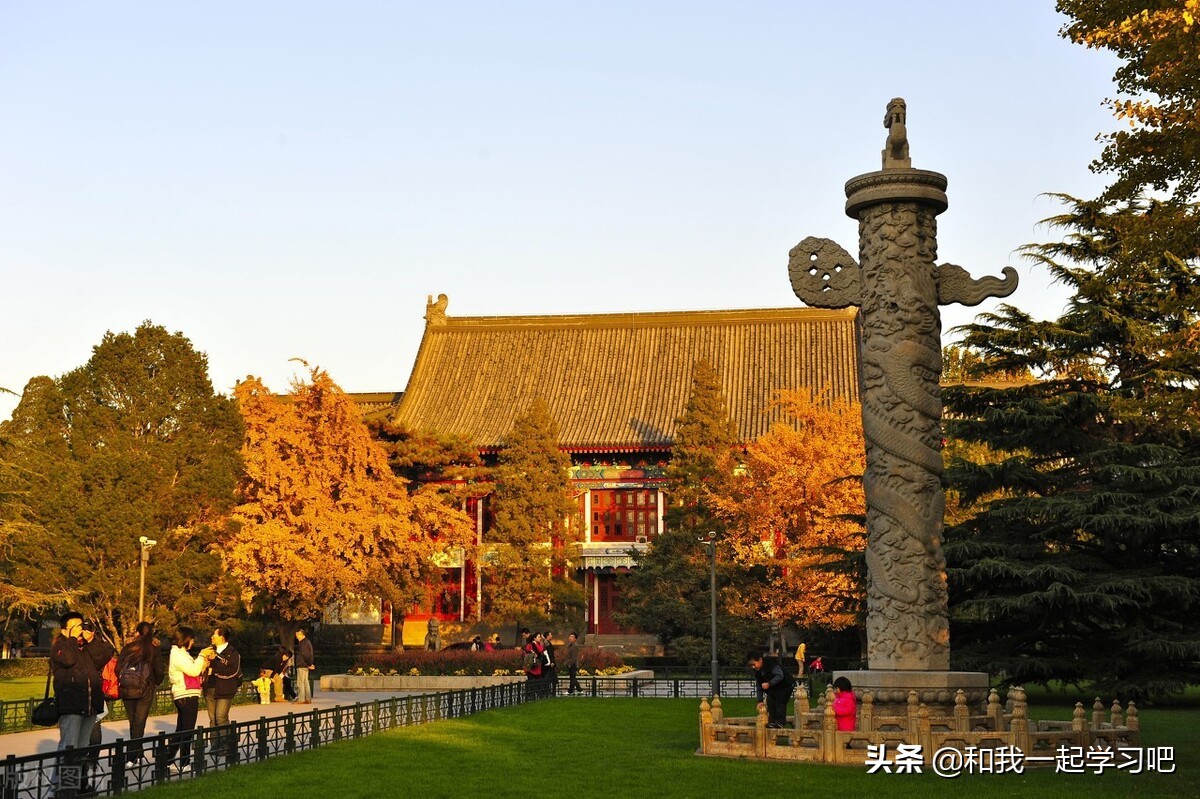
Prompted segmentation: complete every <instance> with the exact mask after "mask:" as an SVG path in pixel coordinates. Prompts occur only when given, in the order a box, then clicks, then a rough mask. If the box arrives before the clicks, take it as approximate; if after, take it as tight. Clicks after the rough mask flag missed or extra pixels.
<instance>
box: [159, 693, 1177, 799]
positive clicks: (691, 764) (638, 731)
mask: <svg viewBox="0 0 1200 799" xmlns="http://www.w3.org/2000/svg"><path fill="white" fill-rule="evenodd" d="M698 707H699V703H698V702H697V701H694V700H669V699H566V698H563V699H556V700H552V701H547V702H538V703H535V704H533V705H527V706H523V707H518V708H509V709H504V710H494V711H488V712H486V713H481V714H479V715H476V716H472V717H469V718H465V719H457V720H454V721H445V722H437V723H434V724H428V725H424V726H420V727H410V728H406V729H401V730H394V731H391V732H386V733H381V734H378V735H374V736H370V737H367V738H364V739H361V740H359V741H345V742H342V743H338V744H334V745H331V746H328V747H324V748H322V749H319V750H317V751H313V752H305V753H302V754H297V755H293V756H291V757H283V758H278V759H275V760H271V761H268V762H266V763H261V764H258V765H252V766H242V767H238V768H235V769H232V770H230V771H228V772H224V773H221V774H215V775H211V776H207V777H204V778H201V779H199V780H194V781H190V782H184V783H179V784H175V785H170V786H164V787H160V788H155V789H152V790H151V791H150V792H149V793H148V794H145V795H146V796H147V797H150V799H157V798H158V797H180V799H182V798H183V797H198V798H199V797H205V799H208V798H209V797H212V796H214V795H219V796H238V797H244V798H252V797H273V796H289V795H305V796H309V795H312V796H327V797H338V799H342V798H343V797H376V796H417V797H422V799H426V798H429V797H462V796H488V797H510V796H511V797H529V796H560V795H561V796H568V797H572V799H574V798H575V797H580V798H581V799H587V798H588V797H597V798H603V799H612V798H613V797H637V798H638V799H649V797H663V796H666V797H704V798H705V799H713V797H734V799H758V798H759V797H774V796H778V797H791V796H798V795H804V796H811V797H820V799H829V798H830V797H862V796H887V797H892V796H896V797H913V799H918V798H919V799H936V797H959V798H960V799H961V797H964V796H966V797H969V799H987V798H988V797H996V798H997V799H1000V798H1001V797H1004V799H1007V798H1008V797H1023V796H1029V797H1033V796H1037V797H1075V796H1083V795H1087V796H1088V797H1089V799H1091V798H1092V797H1113V799H1117V797H1122V798H1123V797H1126V796H1128V795H1130V794H1136V795H1137V796H1139V797H1143V796H1162V797H1196V796H1200V711H1195V710H1190V709H1189V710H1147V711H1146V712H1145V713H1144V715H1143V718H1142V721H1143V730H1144V731H1145V732H1144V736H1143V737H1144V739H1145V740H1144V741H1143V744H1144V745H1171V746H1174V747H1175V759H1176V763H1177V771H1176V773H1174V774H1139V775H1133V774H1128V773H1108V774H1105V775H1103V776H1097V775H1093V774H1054V773H1052V770H1048V769H1047V770H1038V771H1037V772H1030V773H1026V774H1024V775H1014V774H1008V775H1002V776H991V775H974V776H970V777H962V778H959V779H955V780H948V779H943V778H940V777H937V776H935V775H933V774H931V773H930V774H923V775H885V774H867V773H866V770H865V769H864V768H859V767H838V766H817V765H809V764H789V763H758V762H749V761H737V760H718V759H709V758H700V757H697V756H696V755H695V754H694V751H695V749H696V743H697V735H698V724H699V721H698V719H699V714H698ZM726 707H727V711H728V713H729V715H750V712H751V709H752V703H751V702H750V701H749V700H730V701H729V702H728V703H727V705H726ZM1039 715H1041V716H1042V717H1043V718H1050V717H1056V718H1068V717H1069V709H1067V708H1065V707H1062V708H1057V709H1055V712H1054V713H1053V716H1052V714H1051V712H1050V710H1049V709H1043V712H1042V713H1040V714H1039Z"/></svg>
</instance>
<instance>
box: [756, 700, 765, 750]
mask: <svg viewBox="0 0 1200 799" xmlns="http://www.w3.org/2000/svg"><path fill="white" fill-rule="evenodd" d="M754 756H755V757H766V756H767V704H766V703H765V702H759V703H758V707H757V712H756V713H755V715H754Z"/></svg>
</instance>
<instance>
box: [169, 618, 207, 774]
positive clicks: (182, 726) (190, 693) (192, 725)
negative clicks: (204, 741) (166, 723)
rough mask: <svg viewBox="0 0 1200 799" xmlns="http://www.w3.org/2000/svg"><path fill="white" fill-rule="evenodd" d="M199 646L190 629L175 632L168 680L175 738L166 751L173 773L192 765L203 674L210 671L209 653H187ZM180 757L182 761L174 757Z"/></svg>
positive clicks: (182, 628)
mask: <svg viewBox="0 0 1200 799" xmlns="http://www.w3.org/2000/svg"><path fill="white" fill-rule="evenodd" d="M195 643H196V634H195V632H193V631H192V628H191V627H180V628H179V629H178V630H176V631H175V636H174V639H173V644H174V645H173V646H172V647H171V658H170V660H169V661H168V666H167V678H168V679H169V680H170V683H171V698H172V699H174V700H175V711H176V715H175V735H173V736H172V738H171V747H170V749H169V750H168V752H167V759H168V760H169V761H170V762H169V764H168V765H169V767H170V768H171V769H172V770H173V771H181V770H183V769H186V768H187V767H188V766H190V765H191V763H192V735H191V732H192V730H194V729H196V715H197V714H198V713H199V711H200V693H201V686H202V685H203V684H204V679H203V676H202V675H203V674H204V672H205V671H207V670H208V659H207V658H206V654H207V653H208V651H209V650H207V649H205V650H203V651H202V652H201V653H200V654H199V655H197V656H196V657H192V655H191V653H190V652H189V651H188V650H190V649H191V648H192V645H193V644H195ZM176 754H180V758H179V762H178V763H176V762H175V755H176Z"/></svg>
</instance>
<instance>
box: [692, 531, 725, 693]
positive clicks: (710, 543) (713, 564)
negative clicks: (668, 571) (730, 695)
mask: <svg viewBox="0 0 1200 799" xmlns="http://www.w3.org/2000/svg"><path fill="white" fill-rule="evenodd" d="M697 540H699V541H700V543H701V544H704V546H706V547H708V558H709V561H708V563H709V574H708V580H709V582H708V589H709V593H710V594H711V596H710V599H711V600H712V695H713V696H718V695H719V694H720V693H721V675H720V673H719V671H720V670H719V667H718V665H717V534H716V533H715V532H711V531H710V532H709V534H708V537H707V538H700V539H697Z"/></svg>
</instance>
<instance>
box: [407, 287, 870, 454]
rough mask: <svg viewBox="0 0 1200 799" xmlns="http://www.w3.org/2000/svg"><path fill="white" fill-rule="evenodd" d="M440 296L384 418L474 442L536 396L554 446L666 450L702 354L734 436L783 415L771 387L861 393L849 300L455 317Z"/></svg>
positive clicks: (492, 444) (496, 438) (492, 433)
mask: <svg viewBox="0 0 1200 799" xmlns="http://www.w3.org/2000/svg"><path fill="white" fill-rule="evenodd" d="M445 308H446V300H445V297H444V295H443V296H442V297H440V298H439V302H438V303H433V302H431V303H430V305H429V308H428V310H427V314H426V320H427V324H426V327H425V334H424V337H423V338H422V340H421V348H420V351H419V352H418V354H417V360H416V364H415V365H414V367H413V372H412V375H411V376H410V377H409V381H408V387H407V388H406V389H405V391H404V395H403V397H402V398H401V400H400V404H399V406H398V408H397V409H396V412H395V416H394V418H395V420H396V421H398V422H399V423H401V424H403V425H405V426H407V427H409V428H411V429H414V430H421V431H432V432H437V433H442V434H459V435H463V436H466V437H467V438H468V440H470V441H473V442H475V443H476V444H477V445H478V446H479V447H480V448H481V449H493V448H497V447H500V446H501V445H502V443H503V438H504V436H505V435H506V434H507V433H508V432H509V431H510V430H511V429H512V425H513V420H514V419H515V418H516V416H517V415H518V414H520V413H522V412H524V411H525V410H526V409H528V408H529V406H530V405H531V404H532V403H533V401H534V399H536V398H539V397H540V398H541V399H543V400H545V401H546V402H547V403H548V404H549V406H550V411H551V413H552V414H553V416H554V419H555V421H556V422H557V423H558V426H559V433H560V443H561V445H562V446H563V448H564V449H568V450H573V451H614V452H619V451H637V450H665V449H667V448H669V447H670V446H671V442H672V440H673V438H674V435H675V419H676V418H677V417H679V416H680V415H681V414H682V413H683V411H684V407H685V406H686V404H687V399H688V394H689V391H690V388H691V375H692V367H693V365H694V364H695V363H696V362H697V361H698V360H701V359H705V360H707V361H708V362H709V363H710V364H712V366H713V367H714V368H715V369H716V370H717V372H718V373H719V374H720V375H721V378H722V379H721V383H722V387H723V389H724V392H725V398H726V401H727V403H728V405H729V412H730V416H731V418H732V419H733V420H734V423H735V425H736V427H737V431H738V435H739V436H740V438H741V439H742V440H743V441H750V440H753V439H754V438H757V437H758V436H759V435H761V434H762V433H765V432H766V431H767V430H768V429H770V427H771V425H772V424H774V423H775V422H777V421H781V420H782V419H783V417H782V414H781V413H780V411H779V409H778V408H777V407H775V406H774V404H773V399H774V395H775V392H776V391H778V390H780V389H802V388H810V389H814V390H816V391H826V390H827V391H828V392H829V394H830V395H831V396H832V397H834V398H838V399H843V400H852V401H857V400H858V366H857V349H856V341H857V339H856V325H855V311H854V310H846V311H828V310H818V309H810V308H780V309H765V310H747V311H681V312H661V313H619V314H594V315H563V316H477V317H458V318H454V317H448V316H446V314H445Z"/></svg>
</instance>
